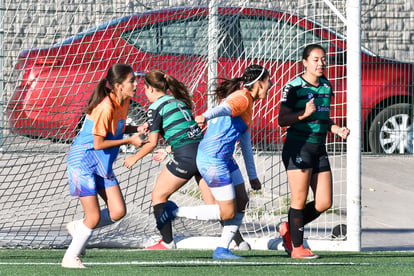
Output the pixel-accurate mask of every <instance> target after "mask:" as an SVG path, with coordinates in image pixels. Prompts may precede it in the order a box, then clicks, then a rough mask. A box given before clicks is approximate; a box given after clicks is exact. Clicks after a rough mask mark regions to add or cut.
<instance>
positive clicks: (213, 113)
mask: <svg viewBox="0 0 414 276" xmlns="http://www.w3.org/2000/svg"><path fill="white" fill-rule="evenodd" d="M270 86H271V82H270V76H269V72H268V71H267V69H266V68H264V67H262V66H260V65H251V66H249V67H247V68H246V70H245V71H244V72H243V75H242V76H241V77H238V78H233V79H224V80H222V82H220V83H219V84H218V85H217V88H216V90H215V93H216V96H217V98H218V99H219V100H222V102H221V103H220V104H219V105H218V106H217V107H215V108H213V109H210V110H208V111H206V112H205V113H203V114H202V115H200V116H197V117H196V118H195V120H196V121H197V123H198V124H199V125H200V126H201V127H203V126H204V125H205V123H206V122H207V121H208V127H207V130H206V133H205V135H204V138H203V140H202V141H201V142H200V146H199V148H198V153H197V167H198V169H199V171H200V173H201V175H202V177H203V178H204V179H205V181H206V182H207V184H208V186H209V188H210V190H211V192H212V194H213V196H214V198H215V200H216V203H217V204H213V205H202V206H191V207H178V206H177V205H176V204H175V203H174V202H172V201H168V202H167V204H165V207H164V210H163V213H162V214H161V216H160V217H159V219H158V220H157V227H158V228H160V227H163V225H164V224H166V223H169V222H170V221H171V220H173V219H175V218H176V217H186V218H191V219H200V220H223V221H224V223H223V224H224V225H223V230H222V236H221V239H220V241H219V244H218V246H217V248H216V250H215V251H214V253H213V258H214V259H237V258H240V257H239V256H237V255H234V254H233V253H232V252H231V251H230V250H229V245H230V242H231V240H232V239H233V237H234V235H235V233H236V232H237V231H238V229H239V227H240V225H241V223H242V220H243V217H244V211H245V208H246V205H247V203H248V201H249V198H248V195H247V192H246V188H245V185H244V180H243V177H242V174H241V172H240V169H239V167H238V165H237V163H236V161H235V160H234V158H233V153H234V150H235V145H236V142H237V141H240V146H241V149H242V153H243V157H244V161H245V164H246V168H247V174H248V176H249V180H250V185H251V187H252V188H253V189H254V190H259V189H261V183H260V181H259V180H258V178H257V174H256V167H255V164H254V160H253V152H252V146H251V140H250V139H251V138H250V126H251V123H252V115H253V102H254V101H255V100H258V99H264V98H266V96H267V91H268V89H269V88H270Z"/></svg>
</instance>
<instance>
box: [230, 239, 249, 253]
mask: <svg viewBox="0 0 414 276" xmlns="http://www.w3.org/2000/svg"><path fill="white" fill-rule="evenodd" d="M234 249H238V250H244V251H249V250H252V248H251V247H250V244H249V243H248V242H247V241H242V242H241V243H240V244H239V246H237V245H236V246H235V247H234Z"/></svg>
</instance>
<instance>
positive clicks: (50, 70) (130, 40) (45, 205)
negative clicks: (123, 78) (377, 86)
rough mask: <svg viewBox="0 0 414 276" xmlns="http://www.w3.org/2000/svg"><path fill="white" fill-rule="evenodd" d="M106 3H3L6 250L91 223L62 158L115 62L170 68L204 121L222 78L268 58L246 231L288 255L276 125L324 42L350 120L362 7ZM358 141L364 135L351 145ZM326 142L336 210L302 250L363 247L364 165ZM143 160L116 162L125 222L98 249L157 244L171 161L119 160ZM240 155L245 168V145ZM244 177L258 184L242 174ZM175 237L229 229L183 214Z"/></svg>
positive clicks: (183, 240) (42, 244) (181, 239)
mask: <svg viewBox="0 0 414 276" xmlns="http://www.w3.org/2000/svg"><path fill="white" fill-rule="evenodd" d="M97 2H99V1H80V0H79V1H77V0H74V1H63V2H62V1H58V0H48V1H46V0H39V1H36V2H35V1H32V0H26V1H22V0H15V1H12V0H9V1H2V5H3V9H1V12H0V20H1V24H2V32H0V33H1V36H0V38H2V39H3V40H2V42H1V43H2V47H1V51H2V53H3V55H2V58H1V62H0V66H2V68H1V69H2V70H1V72H2V78H1V81H2V82H3V84H4V85H2V88H3V87H4V89H3V90H1V91H2V105H1V108H2V109H3V110H4V112H3V113H4V116H3V118H2V120H1V123H0V126H2V127H3V128H2V129H3V130H2V133H1V135H2V136H1V138H0V139H1V150H2V151H1V152H0V197H1V200H0V247H27V248H65V247H67V246H68V244H69V242H70V236H69V235H68V234H67V232H66V229H65V225H66V223H68V222H69V221H72V220H74V219H79V218H81V217H82V216H83V211H82V207H81V206H80V203H79V200H78V199H77V198H71V197H70V195H69V188H68V186H67V175H66V157H67V153H68V150H69V147H70V142H71V140H72V139H73V136H74V135H75V134H76V131H77V127H78V123H79V122H80V121H81V120H82V118H81V115H82V114H81V113H82V110H83V108H84V107H85V103H86V101H87V99H88V97H89V95H90V93H91V91H92V89H93V87H94V86H95V85H96V83H97V81H98V80H99V78H100V77H101V76H102V75H103V74H104V73H105V71H106V69H107V68H108V65H110V64H112V63H115V62H125V63H129V64H131V65H133V67H134V70H136V71H137V72H138V73H140V74H141V75H142V73H144V72H145V71H146V70H150V69H153V68H160V69H162V70H165V71H166V72H167V73H169V74H171V75H173V76H176V77H177V78H178V79H180V80H181V81H183V82H184V83H185V84H186V85H187V86H188V87H189V88H190V91H191V92H192V93H193V95H194V100H195V101H196V102H195V105H196V109H195V111H194V112H195V113H197V112H201V111H202V110H205V108H207V106H212V105H214V102H212V101H211V99H210V98H208V97H207V94H208V91H210V90H211V85H214V80H215V79H216V78H217V77H226V78H231V77H235V76H239V75H241V73H242V72H243V69H244V68H245V67H246V66H248V65H250V64H252V63H260V64H263V65H264V66H266V67H267V68H268V69H269V71H270V72H271V80H272V82H273V83H274V84H275V85H274V86H273V87H272V89H271V91H270V93H269V98H268V99H266V100H265V101H262V102H259V103H257V104H255V113H254V126H253V127H252V141H253V148H254V153H255V161H256V167H257V171H258V176H259V178H260V180H261V182H262V187H263V188H262V190H261V191H258V192H255V191H252V190H249V196H250V203H249V206H248V209H247V211H246V216H245V219H244V222H243V224H242V226H241V229H240V230H241V233H242V235H243V236H244V237H245V239H246V240H247V241H248V242H249V243H250V244H251V246H252V248H253V249H278V250H282V246H281V239H280V236H279V234H278V233H277V230H276V225H277V224H278V223H279V222H281V221H284V220H287V210H288V206H289V203H290V202H289V196H290V192H289V188H288V185H287V180H286V172H285V170H284V167H283V164H282V162H281V146H282V144H283V139H284V135H285V130H284V129H281V128H280V127H278V126H277V114H278V109H279V104H280V93H281V88H282V86H283V85H284V84H285V83H286V82H287V81H288V80H290V79H293V78H294V77H296V76H298V75H299V74H300V73H301V69H302V68H301V65H300V62H301V53H302V50H303V49H304V47H305V46H306V45H307V44H310V43H320V44H321V45H323V46H324V47H326V48H327V50H328V52H329V68H328V70H327V77H328V79H329V80H330V81H331V82H332V84H333V87H334V92H335V95H338V96H335V99H334V101H333V112H332V117H333V120H335V121H338V123H340V122H345V120H346V116H349V118H351V117H352V116H351V114H349V112H350V111H349V109H348V115H346V114H344V112H343V110H345V107H346V104H347V103H346V102H343V101H341V98H342V96H343V95H344V94H345V93H346V92H347V91H345V86H344V83H345V82H346V78H347V74H346V72H344V70H343V68H344V67H346V65H348V64H357V63H358V62H360V57H359V56H358V55H357V54H356V52H354V51H353V52H352V54H351V53H350V51H349V49H359V48H360V44H359V45H358V43H360V41H354V43H355V44H352V46H351V45H350V43H351V40H349V41H348V52H347V53H346V49H344V47H343V45H345V43H346V42H347V41H346V39H345V36H344V35H347V34H349V29H350V28H352V29H353V30H355V29H356V28H357V27H358V25H354V24H356V22H355V20H356V18H355V17H354V16H355V15H351V14H350V12H353V13H358V9H359V8H357V7H355V5H352V8H350V7H347V5H348V6H349V5H350V4H351V3H353V4H355V3H354V2H358V3H359V1H355V0H353V1H351V0H348V1H346V3H345V1H325V0H312V1H299V0H296V1H267V2H266V3H264V1H248V0H240V1H224V0H223V1H221V0H216V1H213V0H211V1H207V0H201V1H196V0H194V1H178V0H177V1H167V0H165V1H151V0H144V1H130V3H129V4H125V2H128V1H121V0H119V1H118V0H114V1H102V2H103V3H97ZM183 2H186V3H185V7H184V6H183V5H184V4H183ZM211 11H213V13H212V12H211ZM322 11H323V12H322ZM132 14H139V16H137V17H133V16H131V15H132ZM142 18H145V19H142ZM344 18H347V19H348V22H349V21H350V18H351V20H352V22H353V25H351V27H349V26H346V23H345V22H344ZM212 21H213V22H212ZM212 23H214V24H212ZM131 25H133V26H132V27H130V26H131ZM126 26H129V27H126ZM212 30H213V31H212ZM347 31H348V33H347ZM358 32H359V31H358ZM214 34H217V36H215V35H214ZM355 47H357V48H355ZM68 49H70V50H68ZM66 50H67V52H65V51H66ZM0 53H1V52H0ZM346 54H347V58H346ZM344 61H346V63H344ZM348 69H349V66H348ZM349 74H350V73H349V71H348V83H349V82H351V83H352V84H354V85H357V84H356V82H357V81H355V79H357V78H358V76H357V75H354V79H353V80H352V81H351V80H350V79H349V77H350V75H349ZM352 74H355V71H352ZM0 76H1V75H0ZM139 85H140V84H139ZM349 87H350V84H348V88H349ZM354 88H355V87H354ZM354 88H353V89H354ZM137 94H138V95H137V97H136V98H134V101H135V102H134V105H132V107H133V108H132V109H133V110H132V111H134V112H132V111H131V113H130V117H129V120H130V121H131V122H134V123H139V122H141V121H142V120H143V114H144V113H143V112H144V111H145V109H146V107H147V106H148V102H147V101H146V100H145V97H144V95H143V89H142V87H141V88H139V89H138V91H137ZM348 100H350V97H349V95H348ZM355 113H357V112H354V113H353V114H354V115H355ZM137 114H138V115H137ZM352 119H353V120H354V121H353V127H356V128H359V126H357V124H358V121H357V120H358V118H355V117H352ZM348 123H349V121H348ZM358 139H359V138H358V137H356V136H354V137H352V138H351V139H350V141H351V142H352V141H354V142H355V141H356V140H358ZM355 143H356V142H355ZM160 146H162V145H160ZM327 146H328V150H329V155H330V162H331V167H332V172H333V183H334V189H333V206H332V208H331V209H330V210H328V211H327V212H325V213H324V214H322V215H321V217H319V218H318V219H317V220H316V221H314V222H312V223H311V224H309V225H307V226H306V229H305V238H306V243H307V244H309V246H311V248H312V249H313V250H338V251H342V250H347V251H350V250H352V251H358V250H360V235H361V233H360V213H358V208H359V207H360V206H359V205H360V201H355V200H356V199H358V197H360V196H359V189H360V170H358V168H357V167H356V166H357V165H358V162H359V165H360V154H361V152H360V150H359V148H360V145H359V148H358V145H356V144H354V145H352V144H348V145H347V144H346V143H345V142H344V141H340V140H338V139H335V138H334V137H333V136H331V135H329V136H328V139H327ZM133 151H134V149H131V148H124V149H123V151H122V152H121V153H120V154H119V156H118V159H117V160H116V162H115V164H114V172H115V174H116V175H117V178H118V179H119V181H120V187H121V189H122V192H123V195H124V197H125V200H126V204H127V212H128V213H127V215H126V217H125V218H124V219H122V220H121V221H120V222H118V223H116V224H114V225H111V226H109V227H105V228H102V229H99V230H96V231H95V232H94V234H93V236H92V237H91V239H90V242H89V244H88V246H89V247H126V248H144V247H146V246H148V245H151V244H152V243H154V242H155V241H157V240H158V239H159V238H160V235H159V233H158V231H157V229H156V227H155V219H154V215H153V210H152V206H151V191H152V187H153V184H154V182H155V179H156V177H157V175H158V174H159V172H160V171H161V169H162V167H163V166H164V164H158V163H156V162H154V161H153V160H152V157H151V156H147V157H145V158H144V159H142V160H141V161H140V162H138V163H137V164H136V165H135V166H134V167H133V168H132V170H128V169H126V168H125V167H124V166H123V165H122V164H123V160H124V159H125V157H126V156H128V155H130V154H131V152H133ZM351 151H352V153H351ZM235 156H236V158H237V160H238V163H239V165H240V167H241V170H242V171H243V172H245V169H244V162H243V159H242V157H241V155H240V150H239V149H237V150H236V153H235ZM350 158H352V160H350ZM353 162H354V163H353ZM351 163H353V164H354V165H353V166H352V167H351V166H350V165H349V164H351ZM245 179H246V186H247V188H249V184H248V181H247V177H246V174H245ZM358 179H359V182H358ZM350 193H351V194H350ZM310 197H311V196H310ZM171 199H172V200H174V201H176V202H177V203H178V204H179V205H198V204H201V203H202V200H201V195H200V192H199V190H198V187H197V185H196V184H195V182H194V181H191V182H190V183H188V184H186V185H185V186H184V187H183V188H182V189H180V190H179V191H178V192H177V193H175V194H174V195H173V196H172V198H171ZM350 216H351V217H350ZM355 216H357V217H355ZM345 226H346V227H347V229H348V233H347V234H346V233H341V232H340V233H339V234H338V233H336V232H335V231H336V230H335V231H333V229H334V228H335V229H338V227H339V228H340V229H342V230H344V231H345V230H346V228H345ZM173 232H174V235H175V239H176V241H177V246H178V248H194V245H197V246H196V248H207V249H210V248H214V246H215V244H216V241H217V239H218V237H219V235H220V233H221V225H220V223H218V222H203V221H192V220H187V219H177V220H176V221H174V223H173ZM333 232H334V233H333Z"/></svg>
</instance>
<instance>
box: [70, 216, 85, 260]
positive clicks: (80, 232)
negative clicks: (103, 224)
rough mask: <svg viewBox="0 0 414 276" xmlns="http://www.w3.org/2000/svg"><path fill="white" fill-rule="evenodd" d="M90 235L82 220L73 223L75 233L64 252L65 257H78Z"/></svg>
mask: <svg viewBox="0 0 414 276" xmlns="http://www.w3.org/2000/svg"><path fill="white" fill-rule="evenodd" d="M91 235H92V229H89V228H88V227H86V226H85V224H83V219H81V220H77V221H75V232H74V233H73V236H72V242H71V243H70V245H69V247H68V249H67V250H66V253H65V257H77V256H79V254H80V252H81V251H82V249H83V248H84V246H85V244H86V242H87V241H88V239H89V237H90V236H91Z"/></svg>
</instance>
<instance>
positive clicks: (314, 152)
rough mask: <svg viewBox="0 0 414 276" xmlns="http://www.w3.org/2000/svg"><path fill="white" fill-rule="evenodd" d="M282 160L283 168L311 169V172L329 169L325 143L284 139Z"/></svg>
mask: <svg viewBox="0 0 414 276" xmlns="http://www.w3.org/2000/svg"><path fill="white" fill-rule="evenodd" d="M282 160H283V164H284V165H285V169H286V170H287V171H288V170H298V169H302V170H303V169H312V174H315V173H320V172H327V171H331V165H330V164H329V158H328V153H327V152H326V147H325V145H320V144H313V143H306V142H302V141H297V140H292V139H290V140H286V141H285V144H284V145H283V151H282Z"/></svg>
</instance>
